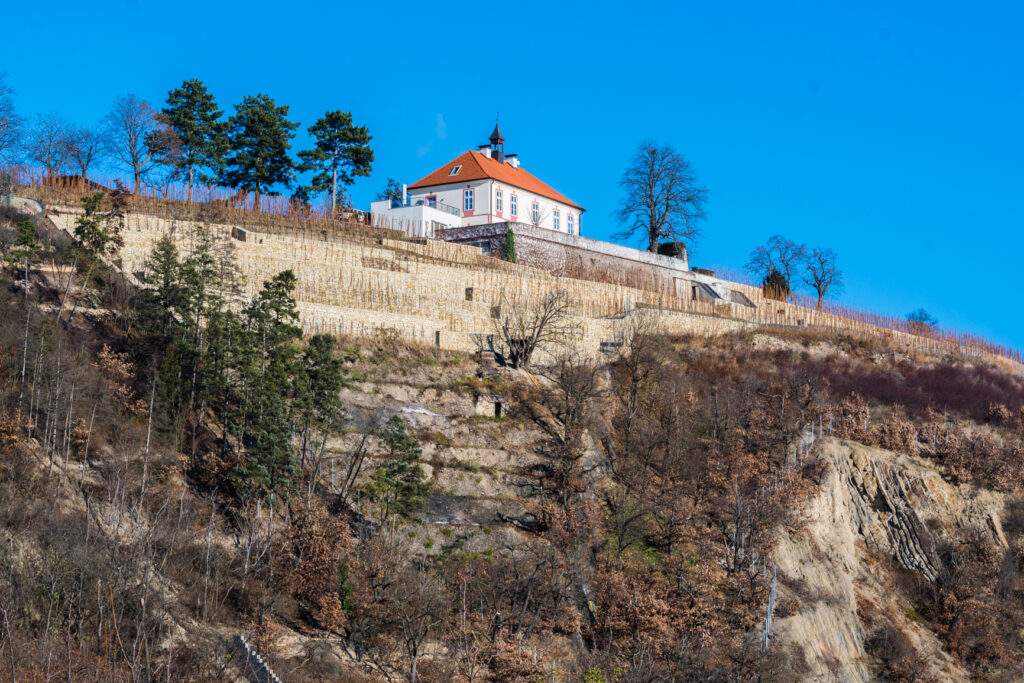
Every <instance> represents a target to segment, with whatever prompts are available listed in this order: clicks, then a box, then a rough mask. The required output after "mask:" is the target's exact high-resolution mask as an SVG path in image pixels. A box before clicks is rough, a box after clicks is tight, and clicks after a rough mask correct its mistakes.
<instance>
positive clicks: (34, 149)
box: [28, 115, 70, 178]
mask: <svg viewBox="0 0 1024 683" xmlns="http://www.w3.org/2000/svg"><path fill="white" fill-rule="evenodd" d="M69 139H70V128H69V126H68V124H67V123H65V122H64V121H62V120H61V119H59V118H57V117H56V116H53V115H47V116H41V117H39V118H38V119H37V120H36V123H35V125H34V126H33V127H32V131H31V132H30V133H29V140H28V155H29V158H30V159H31V160H32V161H34V162H36V163H37V164H39V165H40V166H42V167H43V168H45V169H46V175H47V176H49V177H51V178H52V177H54V176H58V175H60V173H61V171H62V170H63V169H64V165H65V164H66V163H67V160H68V151H69V150H68V147H69V146H68V142H69Z"/></svg>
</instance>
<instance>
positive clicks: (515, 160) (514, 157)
mask: <svg viewBox="0 0 1024 683" xmlns="http://www.w3.org/2000/svg"><path fill="white" fill-rule="evenodd" d="M505 161H507V162H508V165H509V166H511V167H512V168H519V155H518V154H506V155H505Z"/></svg>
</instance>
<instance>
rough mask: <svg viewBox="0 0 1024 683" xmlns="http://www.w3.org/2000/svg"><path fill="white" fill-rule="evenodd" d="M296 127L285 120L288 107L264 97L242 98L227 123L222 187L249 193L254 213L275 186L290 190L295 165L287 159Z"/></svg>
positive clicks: (272, 191) (273, 192) (274, 192)
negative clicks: (227, 152)
mask: <svg viewBox="0 0 1024 683" xmlns="http://www.w3.org/2000/svg"><path fill="white" fill-rule="evenodd" d="M298 126H299V124H297V123H293V122H291V121H289V120H288V107H287V106H280V107H279V106H277V104H276V103H275V102H274V100H273V99H271V98H270V97H268V96H267V95H256V96H255V97H246V98H245V99H243V100H242V102H241V104H239V105H238V106H237V107H235V114H234V116H232V117H231V118H230V119H228V141H229V144H230V149H231V153H230V156H229V157H228V159H227V162H226V170H225V173H224V179H225V181H226V183H227V184H228V185H229V186H231V187H234V188H237V189H239V190H242V191H244V192H252V193H253V195H254V203H255V206H256V208H257V209H258V208H259V206H260V197H261V196H262V195H264V194H269V195H276V194H278V192H276V191H274V190H273V187H274V186H275V185H278V184H281V185H284V186H286V187H291V182H292V179H293V178H294V176H295V164H294V163H293V162H292V160H291V158H290V157H289V156H288V149H289V148H290V147H291V140H292V138H293V137H295V129H296V128H298Z"/></svg>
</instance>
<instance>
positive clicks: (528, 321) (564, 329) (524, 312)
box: [494, 290, 577, 368]
mask: <svg viewBox="0 0 1024 683" xmlns="http://www.w3.org/2000/svg"><path fill="white" fill-rule="evenodd" d="M499 302H500V303H499V305H498V309H499V313H498V315H497V316H496V317H495V320H494V331H495V339H494V341H495V346H496V348H495V350H496V351H498V352H499V353H500V354H501V355H502V356H503V357H504V359H505V362H506V363H507V364H508V365H509V366H510V367H513V368H519V367H527V366H529V365H530V361H531V360H532V359H533V355H534V353H535V352H537V351H538V350H548V349H551V348H552V347H558V346H566V345H568V344H571V343H572V341H573V336H574V335H575V334H576V333H577V326H576V325H575V324H574V323H573V322H572V320H571V307H570V304H569V295H568V294H567V293H566V292H564V291H562V290H558V291H552V292H548V293H546V294H545V295H544V296H542V297H541V298H539V299H531V298H527V297H526V296H522V295H515V294H513V295H508V294H506V293H504V292H503V293H502V295H501V298H500V299H499Z"/></svg>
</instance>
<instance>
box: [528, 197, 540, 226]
mask: <svg viewBox="0 0 1024 683" xmlns="http://www.w3.org/2000/svg"><path fill="white" fill-rule="evenodd" d="M530 221H531V222H532V223H533V224H534V225H537V224H538V223H540V204H538V203H537V202H534V203H533V206H532V207H531V208H530Z"/></svg>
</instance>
